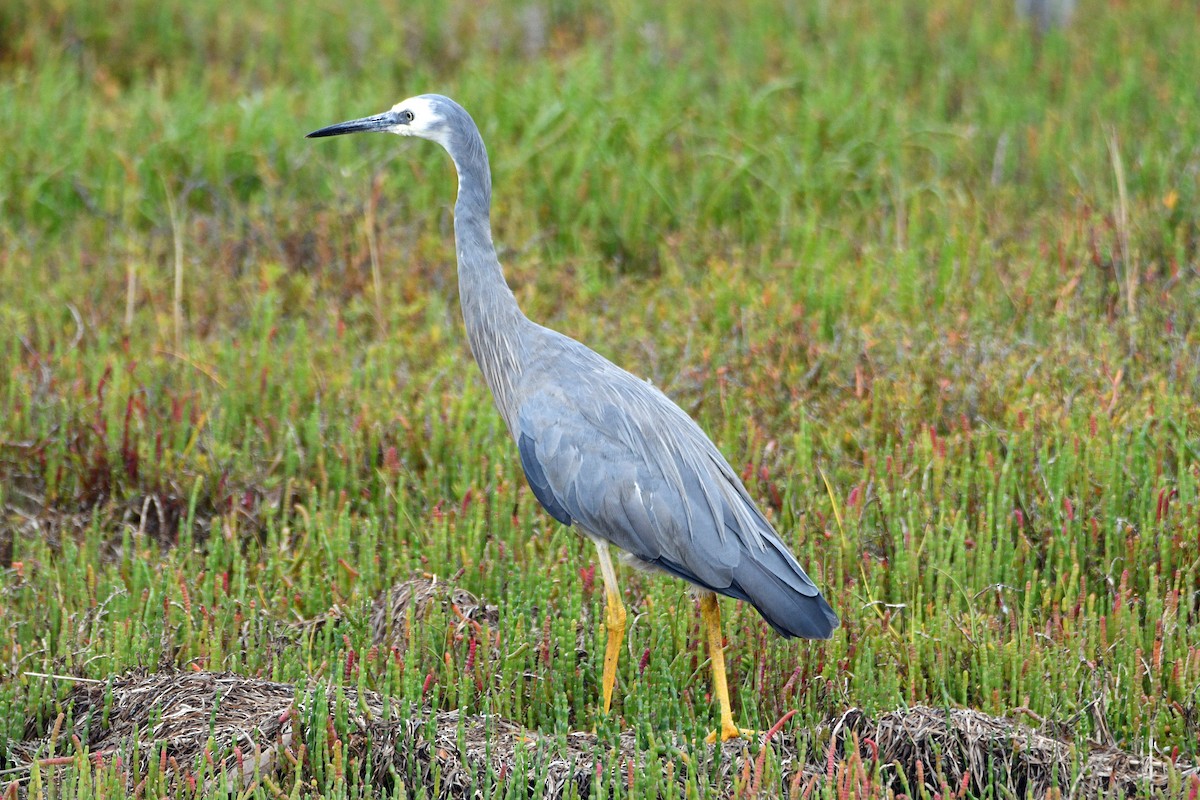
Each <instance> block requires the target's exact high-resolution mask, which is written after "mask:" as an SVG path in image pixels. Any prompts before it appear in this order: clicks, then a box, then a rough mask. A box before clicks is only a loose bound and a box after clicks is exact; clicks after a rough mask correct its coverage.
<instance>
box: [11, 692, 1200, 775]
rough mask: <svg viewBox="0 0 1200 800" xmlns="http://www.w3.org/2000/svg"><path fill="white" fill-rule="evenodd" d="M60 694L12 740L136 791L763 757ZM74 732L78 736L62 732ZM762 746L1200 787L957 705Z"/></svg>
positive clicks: (950, 771)
mask: <svg viewBox="0 0 1200 800" xmlns="http://www.w3.org/2000/svg"><path fill="white" fill-rule="evenodd" d="M69 705H70V707H71V713H70V719H72V720H73V723H71V724H68V725H66V726H65V727H64V719H66V718H67V717H66V715H62V716H60V717H59V719H58V720H57V721H56V722H55V724H54V729H53V730H52V731H51V732H50V733H49V734H46V733H45V732H44V731H28V732H27V736H28V739H27V741H26V742H24V743H22V744H21V745H19V746H18V748H17V751H16V754H17V755H18V756H21V757H22V758H23V759H24V761H25V762H26V763H28V762H29V761H31V760H33V759H40V760H41V763H42V764H43V765H44V767H48V768H49V767H58V766H62V765H66V764H78V758H76V757H71V758H67V757H58V758H55V757H53V756H54V754H55V753H60V752H62V751H64V750H68V751H70V750H72V749H73V748H74V747H78V748H86V751H87V753H88V754H89V758H91V759H94V760H95V761H96V762H97V763H102V764H109V765H110V766H111V765H113V764H114V763H121V764H123V765H124V766H123V767H122V769H123V770H124V772H123V773H122V774H123V775H124V776H125V780H126V783H127V786H126V789H127V790H128V791H131V792H137V791H138V786H137V785H136V784H135V781H134V778H135V777H137V776H145V775H148V774H149V775H151V776H152V777H155V779H157V780H160V781H162V782H163V783H164V786H162V787H161V788H167V789H169V788H170V787H175V786H180V787H182V786H183V785H187V786H193V785H196V784H204V785H207V786H212V787H216V786H221V785H228V786H230V787H233V788H243V787H248V786H251V785H253V784H256V783H259V782H261V783H265V784H266V785H267V786H268V788H271V789H272V791H273V792H275V789H277V788H278V787H280V786H292V785H294V784H295V782H296V780H297V779H299V778H303V779H305V780H308V779H309V778H310V777H311V776H312V775H313V774H314V772H319V771H320V770H323V769H326V768H327V765H325V764H321V763H318V762H319V761H321V759H322V758H323V757H322V756H321V755H320V753H321V752H322V750H324V752H325V754H326V756H325V758H329V756H328V754H330V753H333V754H334V756H333V757H332V763H334V764H335V765H336V764H340V765H342V766H341V767H340V769H345V770H347V771H353V770H357V771H358V775H359V776H360V777H361V779H363V780H367V781H370V782H371V784H372V785H373V786H375V787H377V788H379V789H381V790H386V791H388V792H390V790H391V788H393V787H394V786H395V784H396V782H397V781H400V782H402V783H403V784H404V785H405V787H406V788H407V789H409V790H411V789H413V788H414V787H424V789H425V790H426V791H427V792H429V793H430V795H431V796H437V797H444V798H460V797H467V796H471V795H473V794H474V793H475V791H476V790H477V789H478V787H479V786H480V785H481V783H486V782H491V781H504V780H506V779H509V776H513V775H522V776H526V777H527V778H528V779H529V780H530V781H531V785H530V787H529V788H530V791H531V792H535V793H536V795H537V796H544V797H560V796H563V795H564V794H566V793H568V791H569V788H570V787H573V788H574V790H575V792H577V793H578V794H579V796H587V795H588V794H589V793H590V790H591V787H592V784H593V781H594V780H595V778H596V776H597V774H598V770H600V769H603V768H605V767H604V765H607V768H608V769H610V770H612V772H611V773H610V774H611V775H612V776H613V778H614V779H617V780H620V779H621V778H620V777H618V776H624V775H626V774H632V772H633V771H634V770H637V769H643V768H646V767H647V766H648V765H647V763H646V762H647V760H648V759H649V758H662V759H664V760H665V761H666V762H667V763H668V768H671V767H670V766H669V765H670V764H672V763H674V764H676V766H677V767H678V769H677V773H676V774H678V775H679V776H680V780H682V777H683V775H684V774H686V773H687V772H688V771H689V769H688V768H687V763H688V762H690V763H691V765H692V766H693V767H695V768H698V769H699V770H701V774H711V772H708V771H709V770H712V769H716V770H718V772H719V774H720V776H721V779H722V785H723V794H733V793H735V792H736V791H738V789H739V787H740V789H741V791H743V792H744V791H745V790H746V789H747V787H750V786H757V785H759V780H760V779H761V778H762V768H763V750H762V749H760V747H759V746H758V745H757V744H755V745H751V746H749V747H747V745H746V744H745V743H743V742H738V741H735V742H729V743H726V744H725V745H723V747H722V749H721V752H719V753H718V752H717V749H716V748H713V747H709V748H701V749H702V752H695V751H694V750H693V752H692V753H691V754H690V756H689V755H688V754H687V750H688V746H687V745H686V744H682V743H680V742H672V743H669V744H668V745H667V746H666V747H665V748H663V749H660V752H658V753H657V754H655V755H653V756H651V755H648V754H647V753H646V752H645V751H639V750H638V749H637V748H636V747H635V741H634V736H633V734H632V732H626V733H625V734H624V735H622V736H621V738H620V741H619V743H618V751H617V752H612V751H610V750H609V748H610V743H607V742H603V741H601V740H598V739H597V737H596V736H594V735H592V734H588V733H572V734H567V735H562V736H547V735H542V734H539V733H536V732H532V731H527V730H524V729H523V728H521V727H520V726H519V725H517V724H515V723H513V722H510V721H508V720H504V719H501V718H499V717H496V716H462V715H460V714H459V713H458V712H438V713H433V712H430V711H429V710H427V709H420V708H414V707H409V706H403V707H401V706H394V705H393V706H391V707H388V706H387V704H386V703H385V700H384V698H382V697H381V696H380V695H377V694H375V693H373V692H361V693H360V692H356V691H355V690H353V689H336V688H329V687H327V686H324V685H314V686H312V687H309V688H307V689H305V690H302V691H300V692H297V691H296V690H295V688H294V687H293V686H291V685H290V684H284V683H275V682H272V681H265V680H258V679H251V678H245V677H240V676H237V675H232V674H228V673H209V672H197V673H159V674H154V675H148V674H140V673H139V674H130V675H126V676H123V677H118V678H113V679H110V680H109V681H101V682H96V681H88V682H80V683H77V684H76V686H75V688H74V689H73V690H72V692H71V695H70V697H69ZM335 719H336V720H339V721H340V723H339V724H338V725H337V726H335V725H334V720H335ZM337 731H341V733H340V734H339V733H338V732H337ZM72 736H77V737H78V739H79V742H78V745H73V746H68V747H65V748H64V746H63V743H65V742H69V741H71V740H72ZM339 737H340V738H339ZM769 749H771V750H772V758H773V762H772V763H775V764H778V765H779V768H778V770H775V772H776V773H780V774H779V775H778V777H776V778H775V779H774V780H780V779H782V784H781V785H780V784H776V786H778V787H779V789H781V790H782V791H784V792H785V793H786V792H789V791H790V792H794V793H801V794H808V793H809V792H811V791H812V789H813V788H814V787H815V786H816V785H817V784H820V783H824V782H826V781H831V782H833V783H835V784H836V785H837V786H839V787H843V788H845V789H846V790H847V791H849V792H850V793H852V794H854V795H855V796H876V795H877V794H878V795H882V794H886V788H891V789H893V790H894V791H902V792H905V793H907V794H909V795H914V794H917V793H918V791H917V788H916V787H917V786H919V785H924V786H925V787H927V788H928V790H929V791H930V792H938V793H941V794H942V795H943V796H950V795H954V796H963V795H966V794H967V793H971V792H979V791H982V790H983V789H984V787H988V786H990V787H992V791H997V790H1000V796H1004V795H1005V794H1006V793H1010V794H1011V796H1014V797H1026V796H1036V797H1042V796H1046V793H1047V791H1049V790H1051V789H1052V788H1054V787H1058V789H1059V790H1060V791H1062V792H1063V794H1064V796H1067V795H1069V796H1075V797H1081V796H1084V797H1100V796H1103V797H1111V796H1114V795H1117V796H1121V795H1125V796H1132V795H1134V794H1138V795H1139V796H1145V795H1146V792H1147V790H1148V789H1149V790H1151V792H1152V793H1155V794H1162V793H1165V792H1167V791H1168V790H1169V787H1170V786H1174V787H1179V786H1181V785H1183V786H1185V787H1186V786H1193V785H1194V786H1197V787H1200V777H1197V770H1196V768H1195V767H1191V766H1187V765H1181V764H1175V765H1174V766H1173V767H1172V765H1170V764H1168V763H1167V762H1165V761H1161V760H1158V759H1154V758H1146V757H1139V756H1135V755H1132V754H1129V753H1126V752H1123V751H1120V750H1117V749H1115V748H1112V747H1098V746H1091V745H1089V744H1088V743H1086V742H1085V743H1074V744H1073V743H1070V742H1067V741H1063V740H1061V739H1058V738H1055V737H1053V736H1050V735H1047V734H1045V733H1040V732H1038V731H1036V730H1034V729H1032V728H1030V727H1028V726H1026V725H1023V724H1020V723H1015V722H1012V721H1009V720H1007V719H1004V718H997V717H990V716H987V715H985V714H982V713H979V712H976V711H970V710H965V709H950V710H939V709H932V708H925V707H917V708H911V709H906V710H902V711H894V712H890V713H887V714H884V715H882V716H880V717H879V718H878V719H872V718H871V717H869V716H868V715H866V714H865V713H863V712H862V711H860V710H858V709H851V710H849V711H846V712H845V713H843V714H841V715H839V716H838V717H836V718H833V719H830V720H829V721H828V722H826V723H825V724H823V725H821V726H819V727H818V728H817V729H815V730H812V731H799V732H798V733H781V734H780V735H777V736H775V737H774V738H771V739H770V744H769ZM805 756H807V759H808V760H805ZM117 758H120V759H121V761H119V762H117V761H115V760H116V759H117ZM598 758H599V759H601V760H602V763H600V764H598V761H597V759H598ZM714 759H719V760H718V761H717V762H716V766H715V767H714ZM152 764H153V765H157V766H158V767H159V770H158V771H157V772H155V771H153V770H150V769H149V768H150V766H151V765H152ZM656 768H660V769H661V768H662V765H661V764H659V765H657V767H656ZM19 779H20V778H19V776H18V780H19ZM139 780H140V781H142V782H144V781H145V780H148V778H145V777H142V778H139ZM534 781H536V785H533V783H532V782H534ZM1172 781H1173V783H1172ZM1181 782H1182V783H1181ZM1001 787H1002V788H1001ZM765 788H767V789H768V790H769V789H770V787H765ZM839 791H841V789H839ZM768 793H773V792H769V791H768ZM968 796H969V795H968Z"/></svg>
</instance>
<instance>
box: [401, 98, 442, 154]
mask: <svg viewBox="0 0 1200 800" xmlns="http://www.w3.org/2000/svg"><path fill="white" fill-rule="evenodd" d="M392 112H393V113H395V114H401V115H403V114H405V112H408V113H409V114H412V121H411V122H407V123H402V124H399V125H394V126H392V127H391V128H389V129H388V130H390V131H391V132H392V133H395V134H398V135H400V136H418V137H420V138H422V139H429V140H431V141H434V142H437V143H438V144H440V145H442V147H446V143H447V141H448V136H447V132H446V128H445V126H444V124H443V123H444V120H443V118H442V115H441V114H439V113H438V112H437V111H436V110H435V108H434V105H433V103H431V102H429V101H428V100H426V99H425V98H423V97H410V98H408V99H407V100H403V101H401V102H399V103H397V104H396V105H394V106H392Z"/></svg>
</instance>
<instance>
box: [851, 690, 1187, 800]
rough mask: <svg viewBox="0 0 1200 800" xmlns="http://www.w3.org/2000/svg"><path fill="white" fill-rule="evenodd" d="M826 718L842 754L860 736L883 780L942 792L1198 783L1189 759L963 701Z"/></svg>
mask: <svg viewBox="0 0 1200 800" xmlns="http://www.w3.org/2000/svg"><path fill="white" fill-rule="evenodd" d="M827 724H828V726H829V728H830V730H831V733H832V735H833V740H834V741H835V742H838V743H839V746H840V748H841V753H842V755H843V757H845V756H846V754H847V752H852V751H854V749H855V743H857V756H858V758H859V759H861V760H863V761H877V762H878V763H879V764H880V766H881V770H880V773H881V777H882V778H883V781H884V783H885V784H886V785H890V786H897V787H899V786H904V785H907V786H909V787H913V788H914V789H915V787H917V786H920V785H924V786H925V787H926V788H927V789H928V790H929V791H930V792H940V793H941V795H942V796H943V797H946V796H964V795H965V796H968V797H969V796H974V795H976V794H980V793H982V792H984V791H985V789H987V787H989V786H990V787H992V788H991V791H993V793H994V792H995V791H996V789H998V788H1000V787H1003V789H1004V790H1006V792H1007V796H1012V797H1030V796H1032V797H1047V796H1051V792H1052V790H1053V789H1055V788H1057V789H1058V790H1059V791H1061V792H1062V793H1063V796H1071V797H1112V796H1127V797H1132V796H1144V795H1143V794H1141V792H1143V791H1144V790H1145V789H1146V788H1153V789H1154V790H1158V791H1166V790H1167V789H1168V788H1169V787H1168V783H1169V780H1168V779H1169V776H1170V775H1171V773H1172V771H1174V772H1175V774H1176V776H1177V777H1181V778H1184V779H1189V778H1190V779H1191V780H1196V781H1198V785H1200V779H1198V778H1196V777H1195V776H1197V769H1196V768H1195V767H1192V766H1187V765H1183V764H1179V763H1176V764H1175V765H1174V766H1173V767H1172V765H1171V764H1169V763H1167V762H1166V761H1162V760H1160V759H1156V758H1150V757H1140V756H1136V755H1133V754H1130V753H1127V752H1125V751H1123V750H1119V749H1118V748H1116V747H1112V746H1101V745H1095V744H1093V743H1090V742H1086V741H1085V742H1069V741H1064V740H1063V739H1060V738H1056V737H1055V736H1051V735H1048V734H1046V733H1043V732H1040V731H1037V730H1034V729H1033V728H1030V727H1029V726H1027V725H1023V724H1020V723H1017V722H1013V721H1011V720H1008V719H1006V718H1004V717H992V716H989V715H987V714H983V713H981V712H979V711H972V710H970V709H965V708H954V709H937V708H929V707H925V706H917V707H914V708H908V709H904V710H901V711H893V712H890V713H887V714H883V715H882V716H880V717H879V718H878V719H877V720H873V719H871V718H870V717H869V716H867V715H866V714H865V713H863V712H862V711H861V710H859V709H850V710H849V711H847V712H845V713H844V714H842V715H841V716H840V717H838V718H837V719H836V720H832V721H830V722H829V723H827ZM1047 727H1052V726H1047ZM955 792H958V793H959V794H955ZM1000 796H1005V795H1004V794H1001V795H1000Z"/></svg>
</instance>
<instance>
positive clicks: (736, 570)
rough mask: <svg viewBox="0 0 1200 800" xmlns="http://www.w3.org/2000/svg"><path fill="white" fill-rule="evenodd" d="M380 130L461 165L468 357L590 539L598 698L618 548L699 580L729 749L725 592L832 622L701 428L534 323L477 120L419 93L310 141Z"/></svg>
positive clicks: (538, 484)
mask: <svg viewBox="0 0 1200 800" xmlns="http://www.w3.org/2000/svg"><path fill="white" fill-rule="evenodd" d="M367 131H378V132H386V133H394V134H398V135H400V136H416V137H418V138H421V139H428V140H431V141H434V142H437V143H438V144H440V145H441V146H442V147H443V148H444V149H445V150H446V151H447V152H448V153H449V154H450V158H451V159H452V160H453V161H454V167H455V169H456V171H457V173H458V196H457V199H456V201H455V204H454V244H455V250H456V253H457V256H458V286H459V299H460V303H461V306H462V314H463V320H464V322H465V326H466V332H467V340H468V343H469V345H470V349H471V353H472V355H473V356H474V357H475V361H476V363H477V364H478V366H479V369H480V371H481V372H482V373H483V377H484V380H485V382H486V383H487V385H488V387H489V388H490V389H491V392H492V396H493V398H494V399H495V403H496V408H497V409H498V410H499V412H500V416H501V417H502V418H503V419H504V423H505V425H506V426H507V428H508V431H509V433H510V434H511V435H512V438H513V440H514V441H515V443H516V447H517V452H518V454H519V457H520V461H521V467H522V469H523V470H524V473H525V478H526V479H527V481H528V483H529V488H530V489H531V490H532V491H533V495H534V497H535V498H537V500H538V502H539V503H540V504H541V505H542V507H543V508H544V509H545V510H546V511H547V512H548V513H549V514H550V516H551V517H553V518H554V519H556V520H557V521H558V522H560V523H562V524H563V525H567V526H575V527H576V528H577V530H579V531H580V532H581V533H582V534H584V535H585V536H587V537H588V538H590V539H591V540H592V541H593V542H594V543H595V546H596V553H597V557H598V560H599V563H600V570H601V573H602V575H603V578H604V594H605V613H604V617H605V627H606V629H607V641H606V643H605V652H604V672H603V677H602V683H601V688H602V694H603V700H604V714H605V715H608V713H609V711H610V709H611V707H612V694H613V685H614V683H615V682H616V672H617V662H618V657H619V654H620V649H621V644H622V642H623V640H624V636H625V617H626V615H625V606H624V604H623V603H622V602H621V594H620V588H619V585H618V582H617V573H616V568H615V567H614V565H613V561H612V556H611V555H610V547H615V548H617V549H618V550H619V551H620V553H621V554H622V559H623V560H624V561H625V562H626V563H629V564H632V565H634V566H638V567H642V568H648V569H651V570H657V571H659V572H665V573H667V574H668V575H671V576H674V577H677V578H682V579H683V580H684V581H686V582H687V583H689V584H691V586H692V587H694V589H695V591H696V593H697V595H698V599H699V605H700V615H701V620H702V623H703V627H704V630H705V636H706V639H707V644H708V651H709V661H710V665H711V670H712V681H713V693H714V694H715V695H716V699H717V702H718V704H719V706H720V715H721V728H720V731H719V732H718V731H716V730H714V731H713V732H712V735H711V736H710V739H713V740H715V738H716V737H717V736H718V735H719V736H720V738H721V740H722V741H726V740H728V739H731V738H734V737H738V736H744V735H751V734H752V732H751V731H747V730H744V729H742V728H739V727H738V726H737V725H736V724H734V721H733V712H732V709H731V708H730V703H729V689H728V685H727V680H726V674H725V656H724V649H723V648H724V641H723V638H722V633H721V610H720V606H719V605H718V603H717V595H718V594H720V595H725V596H728V597H733V598H736V599H738V600H742V601H745V602H747V603H750V604H751V605H752V606H754V608H756V609H757V610H758V612H759V613H760V614H761V615H762V616H763V618H764V619H765V620H766V621H767V623H768V624H769V625H770V626H771V627H772V628H774V629H775V630H776V631H777V632H779V633H780V634H782V635H783V636H785V637H799V638H806V639H828V638H830V637H831V636H832V635H833V631H834V629H835V628H837V627H838V625H839V621H838V617H837V615H836V614H835V613H834V611H833V609H832V608H830V606H829V603H828V602H827V601H826V600H825V598H824V597H822V596H821V592H820V590H819V589H818V588H817V585H816V584H815V583H814V582H813V581H812V579H811V578H809V576H808V575H807V574H806V573H805V571H804V569H803V568H802V567H801V566H800V564H799V563H798V562H797V561H796V557H795V556H794V555H792V553H791V551H790V550H789V549H788V547H787V545H786V544H784V542H783V540H782V539H781V538H780V537H779V534H778V533H776V531H775V529H774V528H773V527H772V525H771V523H770V522H769V521H768V520H767V518H766V517H765V516H764V515H763V513H762V512H761V511H760V510H759V509H758V507H757V506H756V505H755V503H754V501H753V499H752V498H751V497H750V493H749V492H748V491H747V490H746V487H745V486H744V485H743V484H742V482H741V481H740V480H739V479H738V476H737V474H736V473H735V472H734V471H733V469H732V468H731V467H730V466H729V462H728V461H726V460H725V457H724V456H723V455H721V452H720V450H718V449H717V447H716V446H715V445H714V444H713V443H712V441H711V440H710V439H709V438H708V437H707V436H706V435H705V434H704V431H703V430H701V428H700V426H699V425H698V424H697V423H696V422H695V421H694V420H693V419H692V418H691V417H690V416H688V414H687V413H686V412H684V411H683V409H681V408H680V407H679V406H678V405H676V404H675V403H674V402H673V401H671V400H670V399H669V398H668V397H667V396H666V395H665V394H664V393H663V392H662V391H660V390H659V389H657V388H655V386H654V385H653V384H651V383H650V382H648V381H645V380H642V379H640V378H637V377H635V376H634V375H633V374H632V373H630V372H627V371H626V370H624V369H622V368H620V367H618V366H616V365H615V364H613V363H612V362H611V361H609V360H608V359H606V358H604V357H603V356H601V355H600V354H599V353H596V352H595V351H593V350H591V349H590V348H588V347H586V346H585V345H583V344H581V343H580V342H578V341H576V340H574V339H572V338H570V337H568V336H565V335H563V334H561V333H559V332H557V331H554V330H551V329H549V328H546V327H543V326H542V325H539V324H537V323H535V322H533V321H531V320H530V319H528V318H527V317H526V316H525V314H524V313H522V311H521V309H520V308H519V307H518V305H517V300H516V297H515V296H514V295H513V292H512V290H511V289H510V288H509V286H508V283H507V281H505V279H504V273H503V271H502V269H501V266H500V261H499V260H498V259H497V257H496V248H495V245H494V244H493V243H492V230H491V196H492V182H491V172H490V169H489V166H488V156H487V149H486V148H485V146H484V143H483V137H482V136H481V135H480V133H479V128H478V127H477V126H476V124H475V121H474V120H473V119H472V118H471V115H470V114H468V113H467V111H466V109H464V108H463V107H462V106H461V105H459V104H458V103H456V102H455V101H453V100H451V99H450V98H448V97H444V96H442V95H437V94H424V95H419V96H416V97H411V98H409V99H407V100H404V101H402V102H400V103H397V104H396V105H394V106H392V108H391V109H390V110H388V111H385V112H383V113H382V114H375V115H373V116H369V117H362V118H360V119H354V120H350V121H348V122H341V123H338V124H336V125H330V126H328V127H324V128H321V129H319V130H316V131H313V132H312V133H310V134H308V138H320V137H325V136H340V135H343V134H349V133H361V132H367Z"/></svg>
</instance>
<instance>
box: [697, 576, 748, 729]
mask: <svg viewBox="0 0 1200 800" xmlns="http://www.w3.org/2000/svg"><path fill="white" fill-rule="evenodd" d="M700 619H701V620H702V621H703V622H704V630H705V633H707V634H708V656H709V660H710V661H711V662H712V674H713V692H714V693H715V694H716V695H717V703H718V704H719V705H720V706H721V730H720V731H713V732H712V733H710V734H709V735H708V741H709V742H710V743H711V742H715V741H716V740H717V737H718V736H720V737H721V741H722V742H725V741H728V740H730V739H733V738H735V737H738V736H753V735H754V733H755V732H754V731H750V730H745V729H742V728H739V727H738V726H737V725H734V724H733V710H732V709H731V708H730V707H729V686H728V684H726V682H725V650H724V648H723V647H722V636H721V607H720V606H719V605H717V596H716V595H715V594H713V593H712V592H701V593H700Z"/></svg>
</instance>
